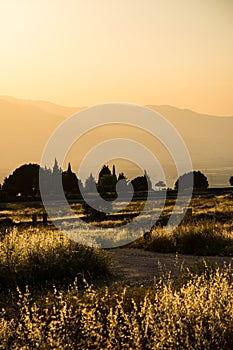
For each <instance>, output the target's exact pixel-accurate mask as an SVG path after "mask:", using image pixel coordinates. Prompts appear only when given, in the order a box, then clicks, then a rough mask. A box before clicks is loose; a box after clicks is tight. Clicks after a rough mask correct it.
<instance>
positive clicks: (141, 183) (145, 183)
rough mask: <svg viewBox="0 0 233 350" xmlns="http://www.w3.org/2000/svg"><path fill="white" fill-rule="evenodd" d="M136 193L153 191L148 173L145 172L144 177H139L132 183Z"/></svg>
mask: <svg viewBox="0 0 233 350" xmlns="http://www.w3.org/2000/svg"><path fill="white" fill-rule="evenodd" d="M131 184H132V185H133V188H134V191H135V192H138V191H150V190H151V189H152V184H151V180H150V178H149V176H148V174H147V172H146V170H145V171H144V176H138V177H136V178H135V179H133V180H132V181H131Z"/></svg>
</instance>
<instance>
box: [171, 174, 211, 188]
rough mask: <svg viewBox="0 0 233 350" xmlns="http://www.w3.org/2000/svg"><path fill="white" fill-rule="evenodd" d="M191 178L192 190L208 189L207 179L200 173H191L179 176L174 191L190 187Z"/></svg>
mask: <svg viewBox="0 0 233 350" xmlns="http://www.w3.org/2000/svg"><path fill="white" fill-rule="evenodd" d="M192 177H193V189H206V188H208V187H209V183H208V180H207V177H206V176H205V175H204V174H203V173H201V172H200V171H191V172H189V173H186V174H183V175H181V176H180V177H179V178H178V179H177V180H176V182H175V189H176V190H177V189H181V190H184V189H187V188H191V186H192Z"/></svg>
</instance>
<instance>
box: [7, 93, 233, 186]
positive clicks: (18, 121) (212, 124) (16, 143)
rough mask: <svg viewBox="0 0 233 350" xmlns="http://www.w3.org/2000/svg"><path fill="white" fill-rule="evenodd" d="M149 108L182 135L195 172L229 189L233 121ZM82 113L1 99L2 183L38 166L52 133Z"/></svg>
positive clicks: (232, 166)
mask: <svg viewBox="0 0 233 350" xmlns="http://www.w3.org/2000/svg"><path fill="white" fill-rule="evenodd" d="M148 107H149V108H151V109H154V110H156V111H157V112H159V113H160V114H162V115H163V116H164V117H166V118H167V119H168V120H169V121H170V122H171V123H172V124H173V125H174V126H175V128H176V129H177V130H178V131H179V133H180V134H181V136H182V137H183V139H184V141H185V142H186V145H187V147H188V149H189V151H190V154H191V158H192V161H193V164H194V168H195V169H200V170H203V171H204V172H206V174H207V175H208V178H209V180H210V183H211V184H212V185H215V186H218V185H228V183H227V181H228V178H229V175H233V152H232V150H233V137H232V136H233V117H217V116H209V115H202V114H198V113H195V112H193V111H190V110H188V109H179V108H175V107H172V106H153V105H150V106H148ZM81 109H82V108H78V107H77V108H75V107H65V106H60V105H56V104H53V103H50V102H46V101H27V100H20V99H15V98H12V97H0V116H1V137H0V150H1V162H0V182H1V181H2V179H3V177H5V176H7V175H9V173H10V172H12V171H13V170H14V169H15V168H16V167H17V166H19V165H21V164H23V163H28V162H37V163H38V162H39V161H40V158H41V153H42V150H43V148H44V147H45V145H46V142H47V140H48V138H49V136H50V135H51V133H52V132H53V130H54V129H55V128H56V127H57V126H58V125H59V124H60V123H61V122H62V121H64V120H65V119H66V118H67V117H69V116H71V115H73V114H74V113H75V112H78V111H80V110H81ZM172 181H173V180H172Z"/></svg>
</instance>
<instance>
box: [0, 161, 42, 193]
mask: <svg viewBox="0 0 233 350" xmlns="http://www.w3.org/2000/svg"><path fill="white" fill-rule="evenodd" d="M39 170H40V166H39V165H38V164H31V163H30V164H24V165H22V166H20V167H19V168H17V169H16V170H14V171H13V173H12V174H11V175H10V176H8V177H7V178H5V180H4V182H3V186H2V190H3V191H4V192H5V193H7V194H9V195H14V196H16V195H18V194H21V195H22V196H35V195H37V194H39Z"/></svg>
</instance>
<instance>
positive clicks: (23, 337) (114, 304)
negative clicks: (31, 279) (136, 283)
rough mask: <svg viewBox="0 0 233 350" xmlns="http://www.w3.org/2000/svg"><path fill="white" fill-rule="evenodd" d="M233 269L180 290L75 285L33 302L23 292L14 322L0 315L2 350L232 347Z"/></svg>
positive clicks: (163, 285)
mask: <svg viewBox="0 0 233 350" xmlns="http://www.w3.org/2000/svg"><path fill="white" fill-rule="evenodd" d="M232 277H233V276H232V273H231V272H230V270H227V269H226V270H225V271H223V272H220V271H219V270H217V271H215V272H213V273H212V274H210V275H209V276H208V278H206V276H205V275H203V274H202V275H201V276H192V278H191V279H190V280H189V281H188V282H187V283H186V284H185V285H183V286H182V287H181V288H180V289H178V290H177V289H174V288H173V286H172V283H171V282H167V283H164V282H163V281H162V280H161V281H158V283H157V285H156V286H155V288H154V289H145V288H135V289H132V288H118V289H116V290H114V289H113V290H110V289H109V288H107V287H106V288H104V289H102V290H99V291H98V290H95V289H93V288H92V287H87V289H86V290H85V292H84V293H83V294H81V293H80V292H79V290H78V287H77V284H75V283H74V284H73V285H72V286H71V287H70V288H69V290H68V291H62V290H60V291H59V290H57V289H56V288H54V290H53V292H51V293H50V294H49V295H47V296H46V297H44V298H43V299H40V300H37V301H35V300H34V299H33V298H32V297H31V295H30V292H29V291H26V293H24V294H23V293H21V292H20V291H19V294H18V301H17V307H16V309H15V317H14V318H12V317H10V315H9V314H8V313H7V311H6V310H2V314H1V317H0V344H1V345H0V349H119V350H120V349H135V350H137V349H140V350H141V349H179V350H180V349H198V350H201V349H203V350H207V349H211V350H212V349H216V350H217V349H222V350H224V349H227V350H229V349H231V348H232V347H233V299H232V293H233V282H232Z"/></svg>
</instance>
